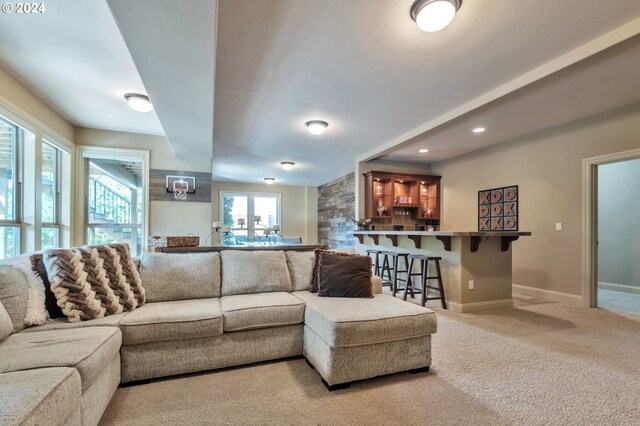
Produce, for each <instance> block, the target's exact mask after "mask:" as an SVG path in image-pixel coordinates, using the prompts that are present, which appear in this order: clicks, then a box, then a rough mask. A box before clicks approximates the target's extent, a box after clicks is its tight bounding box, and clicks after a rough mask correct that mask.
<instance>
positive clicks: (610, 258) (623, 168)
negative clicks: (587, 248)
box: [598, 159, 640, 287]
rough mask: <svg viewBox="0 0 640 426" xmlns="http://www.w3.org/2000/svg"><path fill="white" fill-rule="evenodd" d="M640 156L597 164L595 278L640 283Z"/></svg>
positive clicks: (624, 282)
mask: <svg viewBox="0 0 640 426" xmlns="http://www.w3.org/2000/svg"><path fill="white" fill-rule="evenodd" d="M639 183H640V159H638V160H629V161H622V162H619V163H612V164H605V165H602V166H599V167H598V281H600V282H605V283H612V284H622V285H629V286H634V287H640V263H639V262H638V261H639V260H640V221H638V213H639V212H640V185H638V184H639Z"/></svg>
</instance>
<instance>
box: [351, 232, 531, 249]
mask: <svg viewBox="0 0 640 426" xmlns="http://www.w3.org/2000/svg"><path fill="white" fill-rule="evenodd" d="M353 235H354V236H355V237H356V238H357V239H358V241H360V244H364V237H365V236H368V237H370V238H371V239H372V240H373V242H374V243H375V244H376V245H378V242H379V239H380V237H381V236H382V237H386V238H389V239H390V240H391V243H392V245H393V246H394V247H397V246H398V237H407V238H409V239H411V240H412V241H413V243H414V245H415V247H416V248H418V249H419V248H421V247H422V237H435V238H436V239H438V240H440V241H442V244H443V245H444V249H445V250H446V251H451V239H452V238H454V237H469V238H470V241H471V251H472V252H476V251H478V247H479V246H480V244H481V243H482V242H483V241H486V240H487V239H489V238H492V237H493V238H495V237H500V238H501V240H502V244H501V248H502V251H507V250H508V249H509V246H510V245H511V242H512V241H515V240H517V239H518V238H520V237H530V236H531V232H519V231H353Z"/></svg>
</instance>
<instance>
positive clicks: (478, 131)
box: [473, 127, 487, 133]
mask: <svg viewBox="0 0 640 426" xmlns="http://www.w3.org/2000/svg"><path fill="white" fill-rule="evenodd" d="M485 130H487V129H485V128H484V127H476V128H475V129H473V133H482V132H484V131H485Z"/></svg>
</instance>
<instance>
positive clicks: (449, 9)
mask: <svg viewBox="0 0 640 426" xmlns="http://www.w3.org/2000/svg"><path fill="white" fill-rule="evenodd" d="M461 4H462V0H416V1H415V2H413V4H412V5H411V9H410V13H411V19H413V20H414V21H416V24H418V28H420V29H421V30H422V31H426V32H429V33H433V32H436V31H440V30H442V29H444V28H445V27H446V26H447V25H449V24H450V23H451V21H453V17H454V16H455V15H456V12H457V11H458V9H459V8H460V5H461Z"/></svg>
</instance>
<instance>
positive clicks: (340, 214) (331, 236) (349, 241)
mask: <svg viewBox="0 0 640 426" xmlns="http://www.w3.org/2000/svg"><path fill="white" fill-rule="evenodd" d="M355 214H356V181H355V173H349V174H348V175H346V176H343V177H341V178H338V179H336V180H333V181H331V182H329V183H325V184H324V185H321V186H319V187H318V242H319V243H320V244H326V245H327V246H328V247H329V248H332V249H335V248H345V247H355V245H356V243H355V238H354V237H353V235H349V233H350V232H351V231H354V230H355V224H354V223H353V222H352V221H351V220H350V218H351V217H354V216H355Z"/></svg>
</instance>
